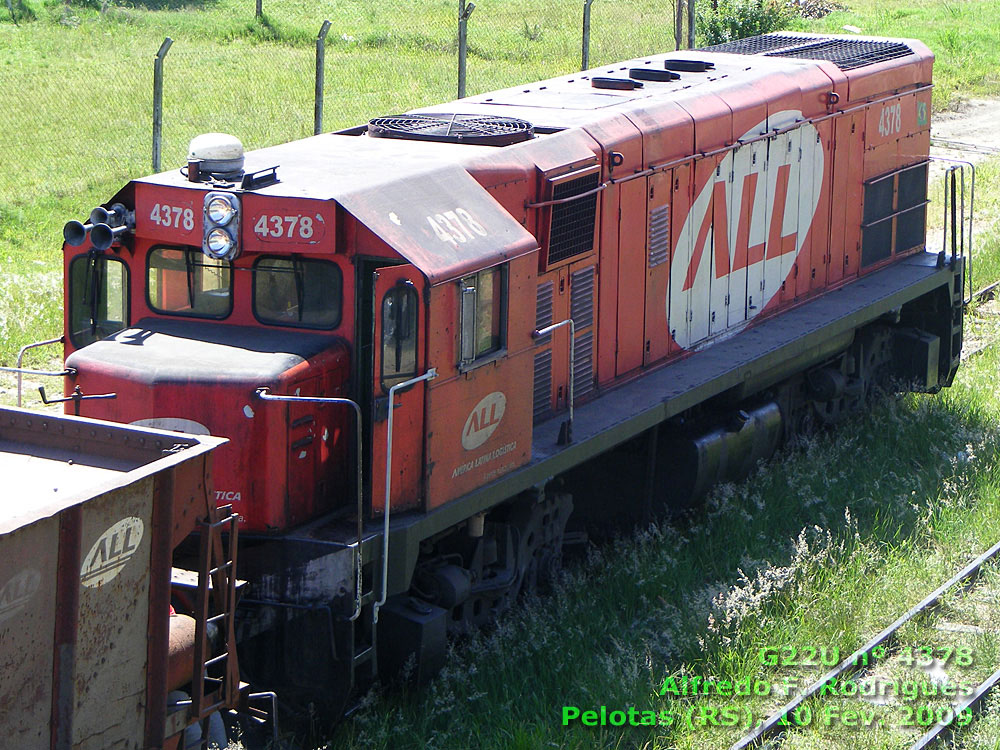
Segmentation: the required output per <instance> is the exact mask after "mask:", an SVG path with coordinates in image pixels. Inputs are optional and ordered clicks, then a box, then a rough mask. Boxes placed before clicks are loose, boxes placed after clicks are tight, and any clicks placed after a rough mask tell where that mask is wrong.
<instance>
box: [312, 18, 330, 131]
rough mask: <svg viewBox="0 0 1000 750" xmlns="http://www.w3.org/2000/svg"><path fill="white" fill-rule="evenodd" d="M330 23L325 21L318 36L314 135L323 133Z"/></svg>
mask: <svg viewBox="0 0 1000 750" xmlns="http://www.w3.org/2000/svg"><path fill="white" fill-rule="evenodd" d="M329 30H330V22H329V21H323V25H322V26H321V27H320V29H319V34H318V35H317V36H316V106H315V108H314V110H313V135H319V134H320V133H322V132H323V72H324V70H325V68H326V33H327V32H328V31H329Z"/></svg>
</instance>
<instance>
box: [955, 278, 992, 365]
mask: <svg viewBox="0 0 1000 750" xmlns="http://www.w3.org/2000/svg"><path fill="white" fill-rule="evenodd" d="M998 294H1000V281H994V282H993V283H992V284H987V285H986V286H984V287H983V288H982V289H980V290H979V291H978V292H974V293H973V294H972V298H971V299H972V301H973V302H980V303H981V302H989V301H990V300H993V299H996V297H997V295H998ZM974 314H975V315H976V316H977V317H983V318H986V317H989V318H996V317H997V315H998V313H996V312H989V313H983V312H981V311H977V312H975V313H974ZM993 343H995V337H987V338H986V339H983V340H980V341H977V343H976V345H975V346H973V347H971V348H966V349H964V350H963V351H962V361H963V362H964V361H966V360H968V359H969V358H971V357H975V356H976V355H977V354H980V353H982V352H983V351H985V350H986V349H987V348H989V347H990V346H991V345H992V344H993Z"/></svg>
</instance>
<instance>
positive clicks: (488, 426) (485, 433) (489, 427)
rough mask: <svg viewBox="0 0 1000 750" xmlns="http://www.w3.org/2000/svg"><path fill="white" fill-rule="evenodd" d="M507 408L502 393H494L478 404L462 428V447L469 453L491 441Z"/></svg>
mask: <svg viewBox="0 0 1000 750" xmlns="http://www.w3.org/2000/svg"><path fill="white" fill-rule="evenodd" d="M506 408H507V397H506V396H504V395H503V394H502V393H501V392H500V391H493V393H491V394H489V395H488V396H486V397H485V398H483V400H482V401H480V402H479V403H478V404H476V407H475V408H474V409H473V410H472V413H471V414H469V417H468V419H466V420H465V427H463V428H462V447H463V448H465V450H467V451H471V450H475V449H476V448H478V447H479V446H480V445H482V444H483V443H485V442H486V441H487V440H489V438H490V435H492V434H493V433H494V432H495V431H496V429H497V427H499V426H500V420H501V419H503V413H504V410H505V409H506Z"/></svg>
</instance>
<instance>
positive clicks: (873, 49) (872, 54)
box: [767, 39, 913, 70]
mask: <svg viewBox="0 0 1000 750" xmlns="http://www.w3.org/2000/svg"><path fill="white" fill-rule="evenodd" d="M912 54H913V50H911V49H910V48H909V47H907V46H906V45H905V44H902V43H901V42H871V41H865V40H863V39H829V40H825V41H822V42H817V43H816V44H809V45H806V46H804V47H795V48H793V49H788V50H781V51H778V52H768V53H767V56H768V57H798V58H802V59H805V60H829V61H830V62H832V63H833V64H834V65H836V66H837V67H838V68H840V69H841V70H854V69H855V68H863V67H864V66H866V65H875V64H876V63H880V62H885V61H886V60H894V59H896V58H897V57H906V56H907V55H912Z"/></svg>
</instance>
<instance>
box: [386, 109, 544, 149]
mask: <svg viewBox="0 0 1000 750" xmlns="http://www.w3.org/2000/svg"><path fill="white" fill-rule="evenodd" d="M534 134H535V128H534V126H533V125H532V124H531V123H530V122H527V121H526V120H519V119H517V118H515V117H497V116H495V115H461V114H436V113H435V114H413V115H395V116H393V117H376V118H375V119H374V120H371V121H370V122H369V123H368V135H371V136H375V137H376V138H403V139H405V140H414V141H438V142H441V143H472V144H475V145H477V146H506V145H508V144H511V143H519V142H520V141H526V140H528V139H530V138H532V137H534Z"/></svg>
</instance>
